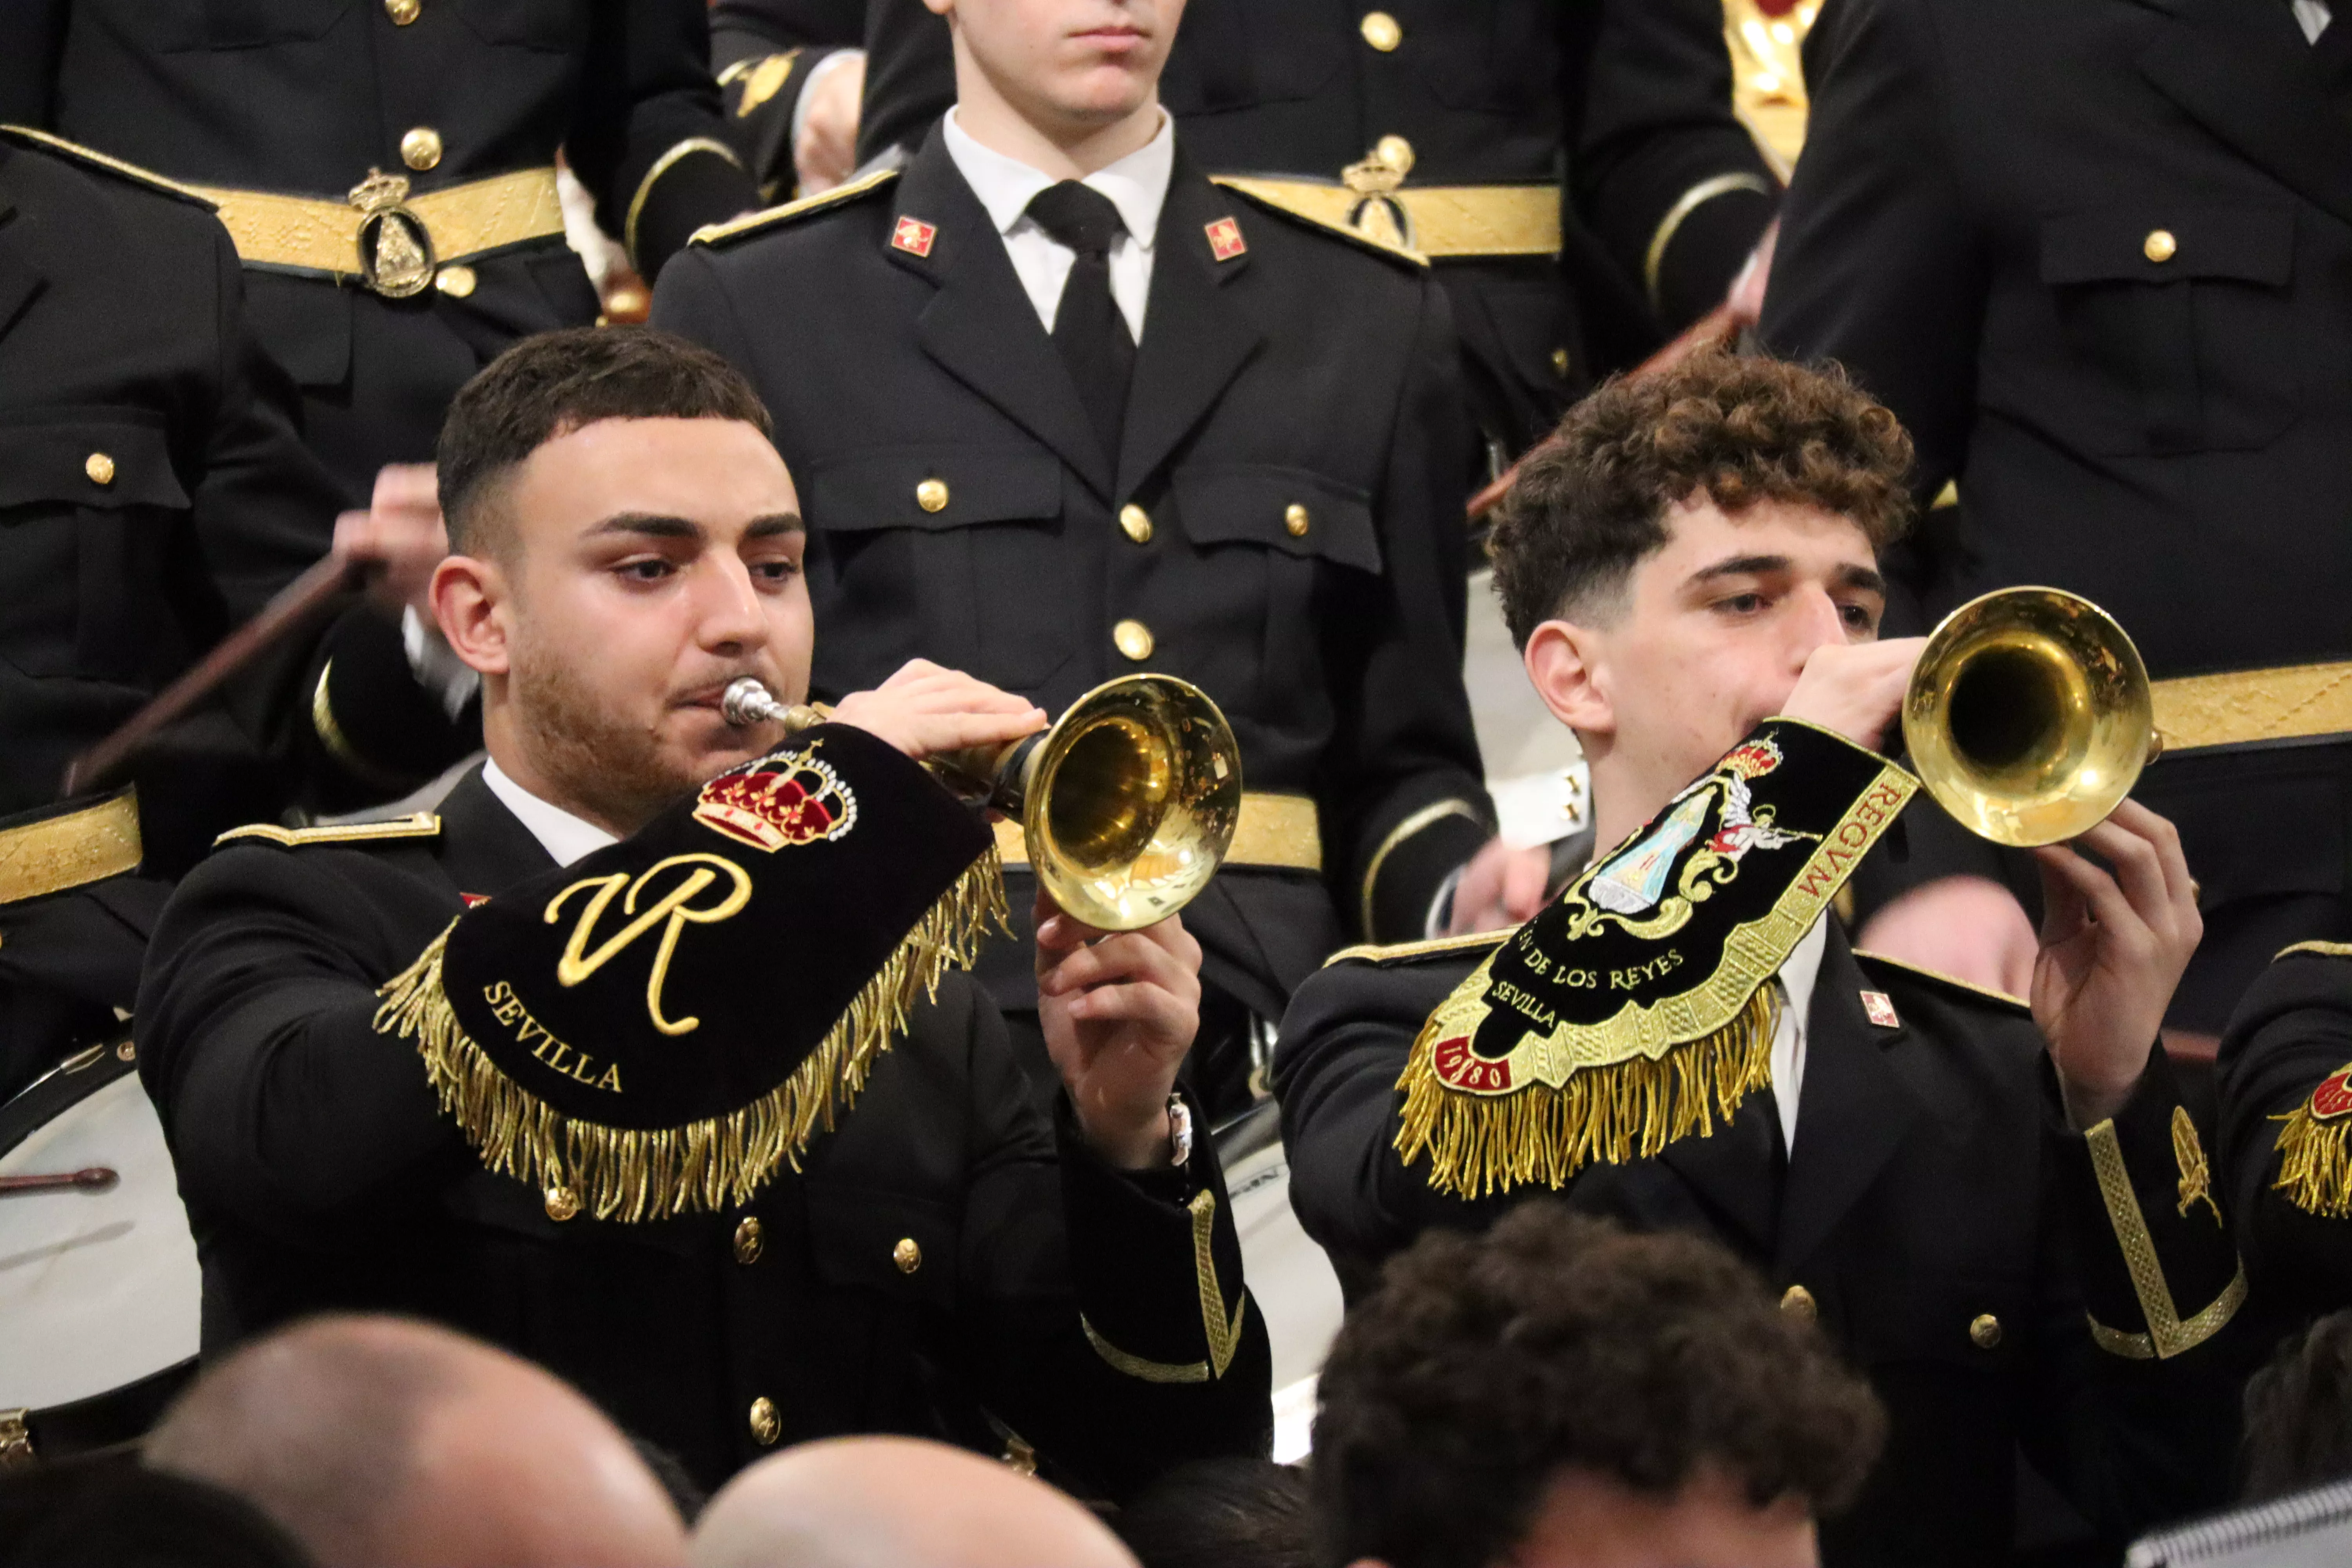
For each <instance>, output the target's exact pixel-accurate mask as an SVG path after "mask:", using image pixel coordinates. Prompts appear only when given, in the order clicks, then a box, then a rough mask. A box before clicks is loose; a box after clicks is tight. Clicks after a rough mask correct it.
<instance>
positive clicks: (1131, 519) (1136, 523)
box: [1118, 501, 1151, 544]
mask: <svg viewBox="0 0 2352 1568" xmlns="http://www.w3.org/2000/svg"><path fill="white" fill-rule="evenodd" d="M1118 526H1119V529H1120V531H1123V532H1124V533H1125V534H1126V535H1127V536H1128V537H1129V539H1132V540H1133V541H1135V542H1137V543H1138V544H1149V543H1150V542H1151V514H1150V513H1149V512H1147V511H1145V510H1143V509H1142V508H1141V507H1139V506H1137V505H1136V504H1135V503H1134V502H1133V501H1129V503H1128V504H1127V505H1125V506H1123V507H1121V508H1119V509H1118Z"/></svg>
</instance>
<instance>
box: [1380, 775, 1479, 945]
mask: <svg viewBox="0 0 2352 1568" xmlns="http://www.w3.org/2000/svg"><path fill="white" fill-rule="evenodd" d="M1449 816H1466V817H1468V818H1469V819H1470V820H1471V821H1473V822H1476V821H1479V820H1480V817H1479V816H1478V808H1477V807H1476V806H1475V805H1471V804H1470V803H1469V802H1468V801H1466V800H1441V801H1439V802H1437V803H1436V804H1435V805H1424V806H1423V807H1422V808H1421V809H1420V810H1419V811H1416V812H1414V813H1413V814H1412V816H1408V817H1406V818H1405V819H1404V820H1403V821H1402V822H1400V823H1398V824H1397V825H1396V826H1394V827H1392V828H1391V829H1389V836H1388V837H1386V838H1383V839H1381V847H1379V848H1377V849H1375V850H1373V851H1372V858H1371V863H1370V865H1368V866H1366V867H1365V868H1364V889H1363V917H1364V918H1363V926H1362V930H1363V932H1364V934H1365V935H1366V936H1370V935H1371V934H1372V889H1374V888H1377V887H1378V886H1380V881H1381V867H1382V866H1384V865H1386V864H1387V863H1388V858H1389V854H1390V851H1391V850H1393V849H1394V848H1396V847H1397V846H1398V845H1400V844H1402V843H1403V842H1404V841H1405V840H1406V839H1408V838H1410V837H1412V836H1413V835H1414V834H1416V833H1419V832H1420V831H1421V830H1422V829H1423V828H1424V827H1429V826H1434V825H1435V824H1437V823H1440V822H1443V821H1444V820H1445V819H1446V818H1447V817H1449Z"/></svg>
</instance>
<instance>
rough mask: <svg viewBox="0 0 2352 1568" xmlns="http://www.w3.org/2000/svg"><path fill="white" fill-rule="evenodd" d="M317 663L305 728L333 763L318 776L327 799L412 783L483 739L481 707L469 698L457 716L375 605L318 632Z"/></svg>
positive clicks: (338, 801)
mask: <svg viewBox="0 0 2352 1568" xmlns="http://www.w3.org/2000/svg"><path fill="white" fill-rule="evenodd" d="M316 668H317V673H316V674H314V675H313V676H312V677H311V678H310V688H309V690H308V692H307V693H306V694H305V695H306V698H307V700H308V706H309V709H310V712H309V715H308V719H309V722H308V725H307V728H308V729H309V730H310V741H311V743H312V746H313V747H314V748H315V751H316V753H317V754H319V755H320V756H322V757H323V758H324V759H325V761H326V763H328V764H329V766H328V767H327V768H326V769H325V770H324V773H325V776H324V777H323V778H322V779H321V780H320V795H321V798H322V800H323V802H324V803H325V804H327V805H352V804H357V803H360V802H373V801H379V800H384V799H388V798H390V797H391V796H393V795H398V794H401V793H403V792H404V791H406V790H410V789H414V788H415V787H416V786H417V785H418V784H423V783H425V781H426V780H427V779H430V778H432V777H433V776H434V775H435V774H436V773H440V772H441V771H442V770H443V769H444V768H446V767H448V766H449V765H450V764H451V763H455V762H457V760H458V759H459V758H461V757H463V756H465V755H466V754H467V752H471V751H473V750H475V749H476V748H477V747H478V746H479V745H480V744H481V743H482V731H481V720H480V715H479V712H478V709H477V708H476V707H475V706H473V705H470V704H469V705H468V706H467V708H466V710H464V711H463V712H462V713H461V714H460V715H459V716H458V717H457V719H455V720H452V719H451V718H450V717H449V715H448V714H447V712H446V711H445V710H443V708H442V706H441V702H440V700H439V698H438V697H436V695H434V694H433V693H431V692H429V691H427V690H425V688H424V687H423V686H421V685H419V684H418V682H417V679H416V674H415V671H414V670H413V669H411V668H409V664H408V654H407V650H406V649H404V647H402V646H401V641H400V627H399V626H396V625H394V623H392V622H391V621H388V620H386V619H385V618H384V617H383V616H380V615H378V614H377V613H376V612H375V611H373V610H372V609H368V608H366V607H364V606H362V607H360V608H356V609H352V610H350V611H347V612H345V614H344V615H343V616H342V618H341V619H340V620H338V621H337V622H336V623H335V624H334V626H332V627H331V628H330V629H329V631H328V632H327V635H326V636H325V637H323V638H321V639H320V649H319V664H318V665H317V667H316Z"/></svg>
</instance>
